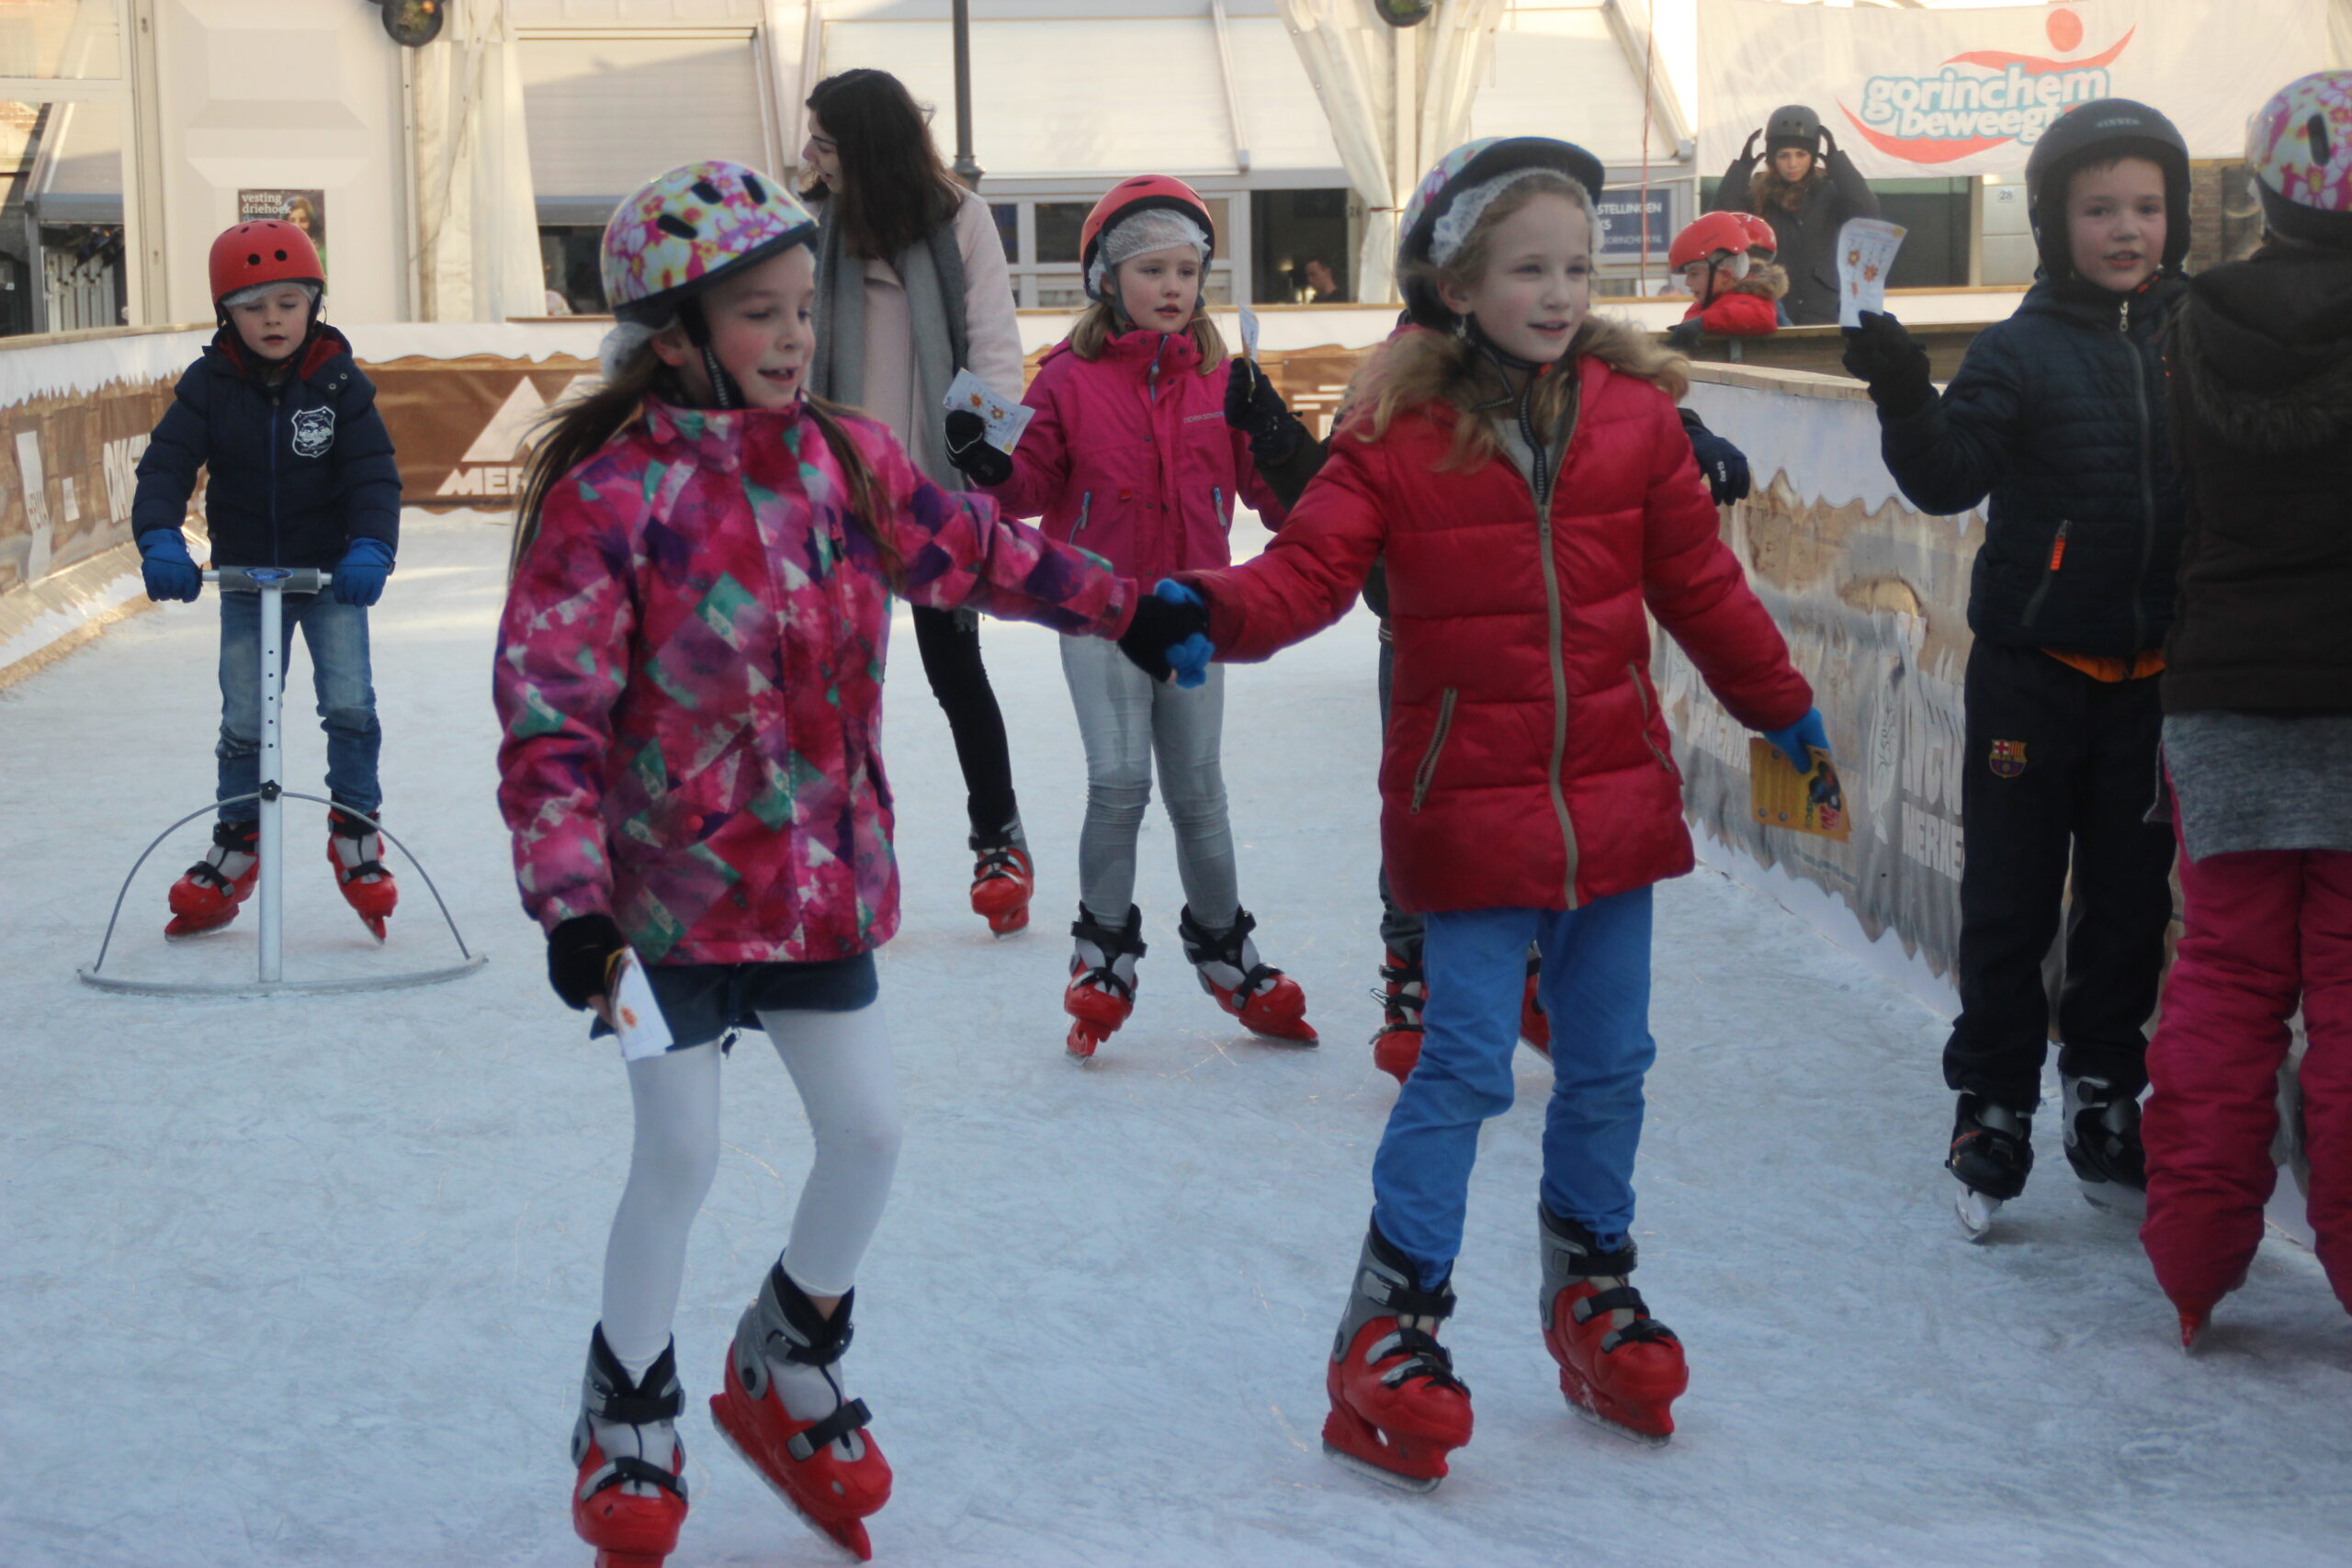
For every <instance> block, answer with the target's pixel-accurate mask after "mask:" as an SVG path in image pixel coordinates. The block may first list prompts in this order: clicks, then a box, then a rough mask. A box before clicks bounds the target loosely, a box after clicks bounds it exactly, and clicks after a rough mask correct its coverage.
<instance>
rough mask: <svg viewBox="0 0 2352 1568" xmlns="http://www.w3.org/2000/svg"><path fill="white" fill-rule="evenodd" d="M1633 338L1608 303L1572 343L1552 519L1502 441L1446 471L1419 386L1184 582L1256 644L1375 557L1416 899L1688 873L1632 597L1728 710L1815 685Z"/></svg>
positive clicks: (1387, 777)
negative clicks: (1731, 543) (1576, 391)
mask: <svg viewBox="0 0 2352 1568" xmlns="http://www.w3.org/2000/svg"><path fill="white" fill-rule="evenodd" d="M1635 349H1636V341H1635V338H1634V333H1633V332H1632V331H1631V330H1630V329H1627V328H1623V327H1618V326H1615V325H1613V324H1607V323H1603V324H1601V325H1600V327H1599V329H1598V330H1597V331H1596V332H1595V333H1593V334H1592V336H1591V338H1590V339H1589V341H1588V343H1587V344H1586V345H1585V347H1584V348H1583V349H1582V350H1581V351H1580V353H1579V355H1578V357H1577V360H1576V361H1575V367H1576V369H1575V374H1577V376H1578V377H1580V378H1581V395H1580V400H1579V410H1580V412H1579V413H1578V415H1577V420H1576V423H1575V428H1574V430H1573V432H1572V433H1571V434H1570V436H1569V439H1568V442H1567V448H1566V456H1565V457H1561V458H1555V461H1556V462H1557V463H1558V468H1557V470H1556V472H1557V478H1556V479H1555V480H1554V481H1553V482H1552V483H1550V484H1549V485H1547V486H1546V487H1545V488H1546V489H1547V491H1548V492H1549V506H1548V516H1547V517H1546V518H1545V519H1544V520H1543V521H1541V522H1539V520H1538V515H1537V511H1536V506H1535V499H1534V496H1533V494H1532V492H1531V491H1530V489H1529V487H1528V484H1527V482H1526V481H1525V480H1524V479H1522V478H1521V474H1520V470H1519V468H1518V467H1517V466H1516V465H1515V464H1513V463H1512V462H1511V461H1510V459H1509V458H1508V457H1496V458H1494V459H1492V460H1490V461H1488V462H1487V463H1486V464H1485V465H1484V466H1482V467H1480V468H1475V469H1472V470H1469V471H1466V472H1465V471H1462V470H1453V469H1449V470H1442V471H1441V470H1440V469H1439V468H1438V466H1437V465H1438V463H1439V462H1440V461H1441V460H1442V458H1443V457H1445V455H1446V452H1447V450H1448V448H1449V446H1450V444H1451V442H1452V439H1453V422H1454V419H1455V417H1456V416H1455V414H1454V412H1453V409H1452V408H1451V407H1449V406H1446V405H1442V404H1435V405H1425V406H1424V407H1422V408H1421V409H1419V410H1418V411H1413V412H1407V413H1403V414H1400V415H1399V416H1397V419H1396V420H1395V422H1394V423H1391V424H1390V426H1389V428H1388V430H1387V432H1386V434H1384V435H1383V436H1382V437H1381V438H1380V439H1378V440H1376V441H1373V442H1369V443H1367V442H1364V441H1361V440H1358V439H1356V434H1357V432H1358V431H1359V430H1360V428H1361V426H1360V425H1359V424H1358V423H1357V422H1356V421H1353V420H1351V422H1350V423H1349V424H1348V426H1347V427H1345V428H1343V430H1342V431H1341V433H1340V436H1339V438H1338V439H1336V440H1334V441H1333V442H1332V443H1331V456H1330V457H1329V461H1327V462H1326V463H1325V464H1324V467H1323V469H1322V472H1321V473H1320V474H1318V475H1317V477H1316V479H1315V482H1314V483H1313V484H1312V485H1310V486H1309V487H1308V488H1307V491H1306V494H1305V495H1304V496H1302V497H1301V498H1300V499H1299V502H1298V505H1297V507H1296V509H1295V510H1294V511H1293V512H1292V513H1291V516H1290V520H1289V522H1288V523H1287V524H1286V525H1284V526H1283V531H1282V533H1281V534H1279V535H1278V536H1275V539H1274V542H1273V544H1272V546H1271V547H1269V548H1268V549H1267V550H1266V552H1265V553H1264V554H1263V555H1261V556H1260V557H1259V558H1257V559H1255V560H1253V561H1250V562H1248V563H1246V564H1244V565H1241V566H1238V567H1234V568H1231V569H1229V570H1225V571H1220V572H1207V573H1197V574H1194V575H1193V579H1192V581H1194V582H1195V584H1196V585H1197V586H1198V587H1200V588H1201V589H1202V591H1203V592H1204V593H1205V594H1206V595H1207V597H1208V600H1209V606H1210V626H1209V637H1210V639H1211V640H1212V641H1214V642H1215V643H1216V647H1217V654H1218V657H1219V658H1222V659H1228V660H1257V659H1264V658H1266V657H1267V656H1268V655H1270V654H1272V652H1273V651H1274V650H1275V649H1280V648H1282V647H1284V646H1285V645H1287V644H1289V643H1293V642H1296V641H1298V640H1299V639H1300V638H1302V637H1306V636H1308V635H1310V634H1312V633H1314V632H1316V631H1317V630H1319V629H1321V628H1322V627H1324V626H1329V625H1330V624H1331V623H1332V622H1334V621H1336V620H1338V619H1339V618H1340V615H1344V614H1345V613H1346V612H1347V609H1348V606H1349V604H1351V602H1352V601H1353V599H1354V596H1355V592H1356V589H1357V585H1358V584H1360V583H1361V582H1362V581H1363V575H1364V572H1365V571H1366V570H1367V569H1369V568H1370V567H1371V565H1372V563H1373V562H1374V560H1375V559H1385V561H1386V563H1387V572H1388V612H1389V619H1388V624H1389V627H1390V630H1391V632H1392V634H1393V636H1394V637H1395V638H1396V650H1397V672H1396V688H1395V694H1394V698H1393V700H1392V703H1391V705H1390V709H1389V719H1388V743H1387V748H1386V750H1385V753H1384V755H1383V756H1382V758H1381V763H1380V795H1381V804H1382V810H1381V850H1382V852H1383V854H1384V855H1385V859H1386V864H1387V870H1388V880H1389V886H1390V887H1391V888H1392V889H1393V890H1394V892H1395V893H1396V896H1397V901H1398V902H1399V903H1401V904H1403V905H1404V906H1405V907H1406V908H1409V909H1417V910H1421V911H1430V910H1455V909H1484V908H1507V907H1521V908H1547V909H1560V908H1578V907H1580V906H1582V905H1584V904H1587V903H1589V902H1591V901H1592V900H1593V899H1596V898H1605V897H1610V896H1611V895H1612V894H1617V893H1623V892H1628V891H1631V890H1632V889H1634V888H1636V887H1643V886H1647V885H1649V884H1650V883H1653V882H1657V881H1658V880H1660V879H1661V878H1664V877H1668V876H1678V875H1680V874H1682V873H1684V872H1686V871H1688V870H1690V869H1691V835H1690V832H1689V830H1688V829H1686V828H1685V827H1684V826H1683V821H1682V794H1681V777H1680V775H1679V773H1677V772H1676V771H1675V767H1674V762H1673V754H1672V751H1671V750H1670V749H1669V745H1670V743H1669V739H1668V733H1667V728H1666V720H1665V718H1664V716H1662V715H1661V714H1660V713H1659V711H1658V703H1657V691H1656V689H1655V688H1654V687H1653V686H1652V685H1651V683H1650V678H1649V656H1650V634H1649V626H1648V622H1647V620H1646V618H1645V616H1644V615H1643V611H1644V608H1645V607H1646V608H1647V609H1648V611H1649V613H1650V614H1651V615H1656V616H1657V620H1658V623H1659V624H1660V625H1661V626H1665V627H1666V629H1667V630H1668V632H1669V633H1670V634H1672V636H1673V637H1674V639H1675V640H1676V641H1677V642H1679V643H1680V644H1681V645H1682V647H1683V649H1684V650H1685V651H1686V652H1688V653H1689V654H1690V656H1691V661H1692V662H1693V663H1694V664H1696V665H1697V666H1698V668H1699V671H1700V673H1701V674H1702V675H1703V676H1704V677H1705V679H1706V682H1707V684H1708V685H1709V686H1710V687H1711V688H1712V689H1713V691H1714V693H1715V694H1716V695H1717V696H1719V697H1721V698H1722V699H1723V702H1724V705H1725V706H1726V707H1728V708H1729V709H1730V710H1731V711H1732V713H1733V715H1734V716H1736V717H1737V718H1738V719H1739V721H1740V722H1741V723H1743V724H1746V725H1747V726H1749V727H1750V728H1757V729H1776V728H1783V727H1785V726H1788V725H1792V724H1794V723H1795V722H1796V721H1797V720H1798V719H1800V718H1802V717H1804V714H1805V711H1806V710H1807V709H1808V708H1810V707H1811V706H1812V705H1813V693H1812V689H1811V688H1810V687H1809V686H1807V685H1806V683H1805V682H1804V677H1803V676H1801V675H1799V674H1798V673H1797V672H1796V671H1795V670H1793V669H1792V668H1791V666H1790V664H1789V654H1788V647H1787V645H1786V644H1785V643H1784V642H1783V641H1782V640H1781V633H1780V630H1779V628H1778V627H1776V626H1773V624H1772V620H1771V617H1770V615H1767V614H1766V613H1765V610H1764V607H1763V605H1761V604H1758V602H1757V600H1756V596H1755V594H1754V593H1752V592H1749V590H1748V587H1747V579H1746V578H1745V577H1744V576H1743V575H1742V573H1741V571H1740V567H1739V562H1738V560H1737V559H1736V558H1735V557H1734V556H1733V555H1732V553H1731V551H1730V550H1729V549H1728V548H1727V547H1725V546H1724V543H1723V541H1722V539H1721V538H1720V537H1719V536H1718V534H1717V531H1716V530H1717V525H1718V519H1717V517H1716V515H1715V509H1714V506H1713V503H1711V502H1709V501H1708V499H1707V490H1706V486H1705V484H1704V483H1703V482H1702V480H1701V479H1700V477H1699V471H1698V466H1697V464H1696V463H1695V462H1694V461H1693V460H1692V458H1691V443H1690V440H1689V438H1688V437H1686V436H1685V435H1684V434H1683V433H1682V425H1681V422H1680V420H1679V418H1678V417H1677V415H1676V413H1675V410H1674V403H1673V401H1672V400H1670V399H1669V398H1668V396H1667V395H1666V393H1664V392H1663V391H1661V390H1659V389H1658V388H1657V387H1656V386H1654V385H1652V384H1651V383H1650V382H1649V381H1647V380H1645V379H1642V378H1639V377H1636V376H1633V375H1630V374H1627V373H1625V372H1624V371H1623V370H1620V369H1617V368H1614V366H1617V365H1623V364H1625V363H1628V362H1629V360H1630V357H1631V355H1633V353H1634V351H1635ZM1362 417H1363V416H1361V415H1359V416H1358V419H1359V420H1360V419H1362Z"/></svg>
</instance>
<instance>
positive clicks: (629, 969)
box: [605, 953, 676, 1062]
mask: <svg viewBox="0 0 2352 1568" xmlns="http://www.w3.org/2000/svg"><path fill="white" fill-rule="evenodd" d="M605 1005H606V1006H607V1007H609V1008H611V1009H612V1010H613V1032H614V1033H615V1034H616V1035H618V1036H619V1037H620V1043H621V1059H622V1060H623V1061H625V1062H637V1061H642V1060H644V1059H645V1058H646V1057H648V1056H659V1055H662V1052H664V1051H667V1050H668V1049H669V1048H670V1047H671V1046H672V1045H673V1044H674V1043H676V1042H675V1041H674V1040H673V1038H672V1037H671V1034H670V1023H669V1021H668V1020H667V1019H665V1018H663V1017H662V1004H661V1003H660V1002H657V1001H655V1000H654V999H653V985H652V982H651V981H650V980H648V979H647V978H646V977H645V965H644V964H642V963H641V962H639V959H638V956H637V954H636V953H622V954H621V955H620V957H619V959H618V960H617V961H616V962H615V964H613V977H612V984H611V986H610V987H608V988H607V990H606V992H605Z"/></svg>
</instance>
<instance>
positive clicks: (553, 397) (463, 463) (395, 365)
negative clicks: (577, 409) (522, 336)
mask: <svg viewBox="0 0 2352 1568" xmlns="http://www.w3.org/2000/svg"><path fill="white" fill-rule="evenodd" d="M362 368H364V369H365V370H366V371H367V372H368V379H369V380H371V381H373V382H375V383H376V407H377V408H378V410H379V411H380V412H382V414H383V416H384V424H385V427H386V428H387V429H389V430H390V432H391V434H392V445H393V447H394V449H395V450H397V451H398V453H399V454H400V465H401V504H402V505H405V506H425V507H434V508H440V507H450V506H463V507H476V508H480V509H481V510H484V511H490V512H503V511H504V510H505V509H507V508H508V507H510V506H512V505H514V504H515V497H516V496H518V495H520V494H521V493H522V491H523V447H524V445H525V441H526V437H527V436H528V435H529V434H530V433H531V431H532V428H533V427H534V426H535V425H537V423H539V422H540V420H541V419H542V418H543V417H544V416H545V415H546V413H547V412H548V408H549V407H550V406H551V405H553V404H554V403H556V402H558V401H560V400H562V399H563V398H564V397H566V396H567V395H569V394H571V393H572V392H574V391H575V390H577V389H582V388H584V387H587V386H590V385H593V384H594V381H595V378H596V365H595V362H594V360H590V359H578V358H573V357H572V356H571V355H552V356H550V357H548V358H546V359H539V360H525V359H507V358H502V357H499V356H497V355H463V356H460V357H457V358H449V359H428V358H425V357H424V356H422V355H417V356H411V357H402V358H399V359H392V360H388V361H382V362H377V361H372V360H371V361H368V362H366V363H365V364H364V365H363V366H362Z"/></svg>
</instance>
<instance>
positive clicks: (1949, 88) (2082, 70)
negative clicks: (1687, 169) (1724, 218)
mask: <svg viewBox="0 0 2352 1568" xmlns="http://www.w3.org/2000/svg"><path fill="white" fill-rule="evenodd" d="M2257 12H2258V13H2259V24H2258V25H2250V24H2254V23H2255V21H2256V13H2257ZM1699 38H1700V40H1701V48H1700V51H1699V62H1700V63H1699V70H1700V80H1699V116H1698V118H1699V167H1700V170H1701V172H1702V173H1703V174H1710V175H1712V174H1714V173H1717V172H1719V171H1721V170H1722V169H1723V168H1724V167H1725V166H1726V165H1728V164H1730V162H1731V161H1732V159H1734V158H1735V157H1736V156H1738V154H1739V152H1740V151H1741V148H1742V147H1743V145H1744V144H1745V143H1746V142H1747V137H1748V133H1749V132H1751V131H1755V130H1759V129H1760V128H1761V127H1762V126H1763V124H1764V122H1765V119H1766V118H1768V117H1769V116H1770V114H1771V112H1772V111H1773V110H1774V109H1775V108H1778V107H1781V105H1783V104H1804V105H1806V106H1808V107H1811V108H1812V109H1813V110H1814V112H1815V113H1816V114H1818V115H1819V116H1820V117H1821V122H1822V124H1823V125H1824V126H1825V127H1826V128H1827V130H1829V132H1830V134H1831V135H1832V136H1834V137H1835V138H1836V139H1837V144H1838V148H1839V149H1840V150H1841V151H1843V152H1846V153H1847V154H1849V156H1851V157H1852V159H1853V160H1854V162H1855V164H1856V165H1858V166H1859V167H1860V170H1861V172H1862V173H1863V174H1864V175H1869V176H1871V177H1873V178H1878V179H1905V178H1908V179H1919V178H1935V177H1939V176H1945V175H1984V174H2014V173H2017V172H2018V171H2021V170H2023V169H2024V167H2025V162H2026V159H2027V158H2028V157H2029V156H2030V155H2031V153H2032V152H2033V144H2034V143H2035V142H2036V141H2040V140H2041V133H2042V132H2043V131H2044V130H2048V129H2049V127H2050V123H2051V122H2052V120H2054V119H2056V118H2058V116H2060V115H2062V114H2064V113H2065V111H2066V110H2067V109H2069V108H2072V107H2074V106H2075V105H2076V104H2081V103H2087V102H2089V101H2090V100H2092V99H2094V98H2109V97H2122V98H2137V99H2139V100H2141V101H2142V102H2143V103H2147V104H2151V105H2154V107H2157V108H2159V109H2161V110H2163V111H2164V112H2165V114H2166V115H2168V116H2170V117H2171V118H2172V120H2173V122H2174V123H2175V124H2177V125H2178V126H2179V127H2180V130H2181V134H2182V135H2183V136H2184V137H2186V138H2187V139H2188V150H2189V152H2190V154H2191V155H2192V156H2194V157H2199V158H2236V157H2237V156H2239V155H2240V154H2241V153H2242V152H2244V150H2245V122H2246V118H2247V117H2248V116H2249V115H2251V114H2253V113H2254V111H2255V110H2256V109H2257V108H2259V107H2261V106H2262V103H2263V101H2264V100H2265V99H2266V98H2267V97H2269V96H2270V95H2271V94H2272V93H2274V92H2276V91H2277V90H2278V88H2280V87H2282V86H2284V85H2287V84H2288V83H2289V82H2291V81H2293V80H2294V79H2295V78H2296V77H2298V76H2301V75H2302V74H2303V73H2306V72H2310V71H2316V70H2318V69H2320V68H2321V67H2322V66H2323V65H2324V63H2325V62H2326V56H2327V6H2326V0H2263V4H2262V5H2261V6H2244V5H2240V4H2238V3H2236V0H2081V3H2080V4H2076V5H2064V6H1998V7H1994V8H1989V9H1982V10H1977V9H1968V10H1961V9H1954V10H1910V9H1904V10H1886V9H1878V8H1875V7H1872V8H1864V7H1860V6H1857V7H1854V8H1852V9H1846V8H1840V7H1831V6H1782V5H1776V4H1770V3H1769V0H1699ZM1762 150H1763V149H1762V143H1761V140H1760V138H1759V140H1758V152H1761V151H1762Z"/></svg>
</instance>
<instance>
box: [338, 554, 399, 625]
mask: <svg viewBox="0 0 2352 1568" xmlns="http://www.w3.org/2000/svg"><path fill="white" fill-rule="evenodd" d="M391 574H392V547H391V546H390V545H388V544H386V543H384V541H383V540H381V539H354V540H352V541H351V547H350V548H349V549H347V550H345V551H344V552H343V558H342V559H341V560H339V561H337V562H335V563H334V602H335V603H336V604H356V605H358V606H359V607H360V608H361V609H363V610H364V609H366V608H367V607H368V605H370V604H374V603H375V602H376V601H377V600H379V599H381V598H382V597H383V596H384V579H386V578H388V577H390V576H391Z"/></svg>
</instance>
